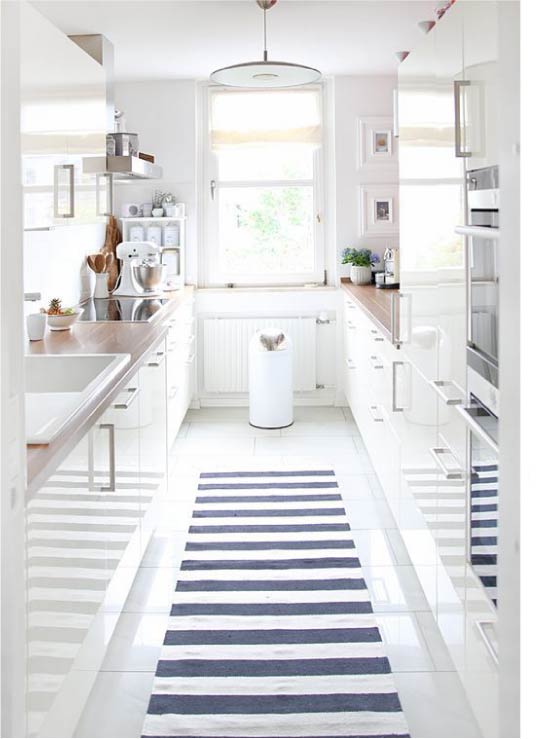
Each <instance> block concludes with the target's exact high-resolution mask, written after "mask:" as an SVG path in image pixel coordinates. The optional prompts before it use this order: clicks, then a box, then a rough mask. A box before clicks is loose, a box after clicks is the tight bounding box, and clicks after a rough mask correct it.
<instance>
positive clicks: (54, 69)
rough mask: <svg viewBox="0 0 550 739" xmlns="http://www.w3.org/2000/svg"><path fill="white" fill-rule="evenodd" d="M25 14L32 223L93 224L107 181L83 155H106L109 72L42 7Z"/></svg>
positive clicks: (27, 183)
mask: <svg viewBox="0 0 550 739" xmlns="http://www.w3.org/2000/svg"><path fill="white" fill-rule="evenodd" d="M22 14H23V18H22V24H21V147H22V157H23V161H22V175H23V183H22V184H23V194H24V225H25V228H27V229H31V228H48V227H50V226H52V225H63V224H74V223H78V222H87V223H90V222H92V223H93V222H95V221H97V220H98V215H97V202H98V192H97V191H96V185H98V186H99V187H100V188H104V187H105V184H104V183H103V182H102V181H101V180H100V181H99V183H97V182H96V179H95V177H90V176H86V175H84V174H83V173H82V159H83V157H86V156H105V121H106V92H105V90H106V86H105V71H104V69H103V67H102V66H101V65H100V64H98V62H96V61H95V60H94V59H92V57H90V56H89V55H88V54H86V52H84V51H83V50H82V49H80V48H79V47H78V46H77V45H76V44H75V43H74V42H73V41H71V40H70V39H69V38H68V37H67V36H65V34H63V33H62V32H61V31H60V30H59V29H57V28H56V27H55V26H54V25H52V24H51V23H50V22H49V21H47V20H46V19H45V18H44V17H43V16H42V15H41V13H40V12H39V11H37V10H36V9H34V8H33V7H31V6H30V5H28V4H25V5H24V6H23V7H22ZM99 195H100V196H101V192H100V193H99ZM99 200H101V198H99ZM100 207H103V205H101V203H100Z"/></svg>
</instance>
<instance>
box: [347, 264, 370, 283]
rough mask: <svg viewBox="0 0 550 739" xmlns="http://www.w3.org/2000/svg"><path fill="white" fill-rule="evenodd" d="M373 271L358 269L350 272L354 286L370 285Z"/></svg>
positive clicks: (368, 268)
mask: <svg viewBox="0 0 550 739" xmlns="http://www.w3.org/2000/svg"><path fill="white" fill-rule="evenodd" d="M371 276H372V271H371V268H370V267H356V266H355V265H354V266H352V268H351V269H350V271H349V278H350V280H351V281H352V282H353V284H354V285H370V281H371Z"/></svg>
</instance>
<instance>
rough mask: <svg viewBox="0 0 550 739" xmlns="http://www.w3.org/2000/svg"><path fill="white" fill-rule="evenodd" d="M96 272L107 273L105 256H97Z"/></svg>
mask: <svg viewBox="0 0 550 739" xmlns="http://www.w3.org/2000/svg"><path fill="white" fill-rule="evenodd" d="M95 271H96V272H105V254H96V255H95Z"/></svg>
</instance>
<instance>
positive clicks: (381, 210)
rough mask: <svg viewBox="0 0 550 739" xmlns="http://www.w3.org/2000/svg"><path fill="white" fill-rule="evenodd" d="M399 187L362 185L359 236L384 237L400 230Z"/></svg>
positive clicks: (360, 190) (360, 189) (360, 191)
mask: <svg viewBox="0 0 550 739" xmlns="http://www.w3.org/2000/svg"><path fill="white" fill-rule="evenodd" d="M397 198H398V187H397V185H360V187H359V213H360V218H359V221H360V222H359V235H360V236H382V235H384V234H396V233H397V232H398V230H399V220H398V213H397Z"/></svg>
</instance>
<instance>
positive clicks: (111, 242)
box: [101, 216, 122, 290]
mask: <svg viewBox="0 0 550 739" xmlns="http://www.w3.org/2000/svg"><path fill="white" fill-rule="evenodd" d="M121 241H122V234H121V233H120V229H119V227H118V223H117V219H116V218H115V217H114V216H109V222H108V224H107V228H106V230H105V244H104V245H103V247H102V249H101V253H102V254H105V255H107V254H112V255H113V261H112V262H111V265H110V267H109V268H108V270H107V274H108V275H109V279H108V281H107V287H108V289H109V290H114V287H115V284H116V281H117V279H118V274H119V271H120V265H119V262H118V259H117V258H116V248H117V246H118V244H120V242H121Z"/></svg>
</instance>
